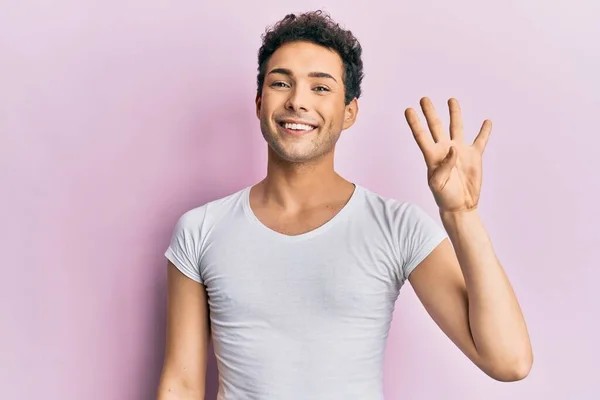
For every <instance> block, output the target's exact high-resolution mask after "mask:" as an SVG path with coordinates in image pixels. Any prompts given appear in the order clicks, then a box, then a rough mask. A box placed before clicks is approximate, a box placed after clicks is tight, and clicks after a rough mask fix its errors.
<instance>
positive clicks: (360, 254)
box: [158, 12, 533, 400]
mask: <svg viewBox="0 0 600 400" xmlns="http://www.w3.org/2000/svg"><path fill="white" fill-rule="evenodd" d="M258 62H259V73H258V93H257V96H256V113H257V117H258V119H259V120H260V127H261V130H262V133H263V136H264V138H265V140H266V142H267V143H268V165H267V175H266V177H265V178H264V179H263V180H262V181H261V182H259V183H257V184H256V185H253V186H250V187H247V188H244V189H242V190H240V191H238V192H236V193H233V194H231V195H229V196H227V197H224V198H221V199H218V200H214V201H211V202H209V203H207V204H204V205H202V206H199V207H197V208H195V209H192V210H190V211H188V212H186V213H185V214H183V215H182V216H181V218H180V219H179V221H178V222H177V224H176V227H175V229H174V232H173V236H172V240H171V244H170V246H169V248H168V249H167V251H166V257H167V258H168V260H169V261H168V318H167V341H166V356H165V361H164V367H163V372H162V376H161V380H160V385H159V386H160V387H159V394H158V399H159V400H192V399H194V400H199V399H203V398H204V392H205V378H204V377H205V373H206V359H207V345H208V343H209V340H211V339H212V340H213V344H214V349H215V354H216V359H217V363H218V369H219V395H218V399H220V400H241V399H257V400H267V399H269V400H271V399H272V400H287V399H327V400H335V399H340V400H342V399H343V400H351V399H357V400H374V399H382V398H383V395H382V393H383V390H382V360H383V356H384V351H385V344H386V339H387V334H388V329H389V327H390V323H391V321H392V312H393V309H394V303H395V301H396V298H397V296H398V293H399V290H400V288H401V287H402V285H403V284H404V283H405V282H406V281H407V280H408V281H409V282H410V284H411V285H412V287H413V288H414V290H415V292H416V294H417V296H418V298H419V299H420V300H421V301H422V303H423V305H424V307H425V309H426V310H427V312H428V313H429V314H430V315H431V317H432V318H433V320H434V321H435V322H436V323H437V324H438V325H439V327H440V328H441V329H442V330H443V332H444V333H445V334H446V335H448V337H449V338H450V339H451V340H452V341H453V342H454V343H455V344H456V346H458V347H459V348H460V349H461V350H462V351H463V352H464V354H465V355H466V356H467V357H468V358H469V359H470V360H472V361H473V363H475V364H476V365H477V366H478V367H479V368H480V369H481V370H482V371H484V372H485V373H486V374H488V375H489V376H490V377H492V378H494V379H497V380H500V381H515V380H519V379H523V378H524V377H526V376H527V375H528V373H529V370H530V368H531V365H532V359H533V357H532V350H531V344H530V341H529V337H528V332H527V328H526V325H525V321H524V319H523V316H522V314H521V310H520V307H519V304H518V302H517V299H516V297H515V294H514V293H513V290H512V288H511V285H510V283H509V281H508V279H507V277H506V275H505V273H504V271H503V268H502V266H501V265H500V262H499V261H498V259H497V258H496V256H495V254H494V250H493V248H492V243H491V242H490V239H489V238H488V235H487V232H486V230H485V228H484V226H483V224H482V222H481V218H480V216H479V214H478V211H477V206H478V202H479V193H480V187H481V171H482V168H481V164H482V153H483V150H484V148H485V146H486V143H487V140H488V136H489V134H490V130H491V125H490V122H489V121H485V122H484V124H483V126H482V128H481V131H480V133H479V135H478V136H477V138H476V139H475V141H474V142H473V144H471V145H469V144H466V143H465V141H464V138H463V129H462V123H461V112H460V109H459V105H458V102H457V101H456V100H454V99H451V100H450V101H449V103H448V104H449V109H450V115H451V124H450V129H449V136H448V135H446V133H445V132H444V127H443V126H442V125H441V124H440V121H439V119H438V117H437V115H436V112H435V110H434V108H433V105H432V104H431V102H430V101H429V100H428V99H426V98H424V99H422V100H421V107H422V110H423V112H424V114H425V117H426V120H427V126H428V127H429V130H430V132H428V131H426V130H425V127H424V126H423V125H422V124H421V122H419V119H418V117H417V114H416V112H415V111H414V110H412V109H408V110H407V111H406V119H407V121H408V124H409V126H410V128H411V130H412V132H413V134H414V138H415V140H416V143H417V145H418V146H419V148H420V149H421V151H422V152H423V155H424V158H425V162H426V164H427V167H428V172H429V173H428V177H429V180H428V184H429V187H430V189H431V191H432V193H433V196H434V198H435V201H436V203H437V205H438V206H439V212H440V216H441V220H442V221H443V225H444V228H445V229H442V228H441V227H439V226H438V225H437V224H436V223H434V221H433V219H431V218H430V217H429V216H428V215H427V214H426V213H425V212H423V211H422V209H421V208H419V207H418V206H416V205H413V204H410V203H407V202H401V201H397V200H393V199H388V198H384V197H382V196H380V195H378V194H376V193H374V192H372V191H370V190H368V189H366V188H364V187H362V186H360V185H357V184H354V183H351V182H349V181H347V180H346V179H344V178H342V177H341V176H340V175H338V174H337V173H336V172H335V171H334V150H335V144H336V142H337V140H338V139H339V137H340V134H341V132H342V131H344V130H346V129H348V128H350V127H351V126H352V125H353V123H354V121H355V119H356V117H357V114H358V102H357V99H358V98H359V97H360V94H361V90H360V84H361V80H362V76H363V72H362V61H361V47H360V45H359V43H358V41H357V40H356V39H355V38H354V37H353V36H352V34H351V33H350V32H349V31H345V30H343V29H342V28H341V27H339V26H338V25H337V24H336V23H335V22H334V21H332V20H331V19H330V18H329V16H327V15H325V14H322V13H319V12H312V13H305V14H301V15H299V16H294V15H288V16H286V17H285V18H284V19H283V20H282V21H280V22H279V23H278V24H277V25H275V26H274V27H273V28H272V29H271V30H270V31H269V32H267V34H266V35H265V36H264V37H263V45H262V47H261V49H260V51H259V56H258Z"/></svg>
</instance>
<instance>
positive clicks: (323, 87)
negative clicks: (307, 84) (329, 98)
mask: <svg viewBox="0 0 600 400" xmlns="http://www.w3.org/2000/svg"><path fill="white" fill-rule="evenodd" d="M314 90H316V91H317V92H329V88H327V87H325V86H317V87H315V89H314Z"/></svg>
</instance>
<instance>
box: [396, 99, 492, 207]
mask: <svg viewBox="0 0 600 400" xmlns="http://www.w3.org/2000/svg"><path fill="white" fill-rule="evenodd" d="M420 104H421V109H422V110H423V114H424V115H425V119H426V121H427V126H428V127H429V131H427V130H426V129H425V128H424V127H423V125H422V124H421V122H420V121H419V117H418V115H417V112H416V111H415V110H414V109H412V108H408V109H406V111H405V113H404V115H405V117H406V121H407V122H408V125H409V127H410V129H411V131H412V133H413V136H414V138H415V141H416V142H417V145H418V146H419V148H420V149H421V152H422V153H423V157H424V158H425V163H426V165H427V181H428V185H429V188H430V189H431V192H432V193H433V197H434V198H435V202H436V203H437V205H438V207H439V208H440V212H462V211H470V210H474V209H476V208H477V206H478V204H479V196H480V193H481V181H482V156H483V152H484V150H485V147H486V145H487V142H488V139H489V136H490V133H491V131H492V122H491V121H490V120H487V119H486V120H485V121H484V122H483V125H482V126H481V129H480V131H479V134H478V135H477V137H476V138H475V140H474V141H473V143H472V144H465V142H464V136H463V122H462V115H461V110H460V105H459V104H458V101H457V100H456V99H453V98H452V99H450V100H448V107H449V109H450V135H449V136H448V135H447V134H446V133H445V129H444V126H443V125H442V123H441V121H440V119H439V117H438V115H437V113H436V111H435V108H434V106H433V104H432V102H431V100H429V99H428V98H427V97H424V98H422V99H421V101H420Z"/></svg>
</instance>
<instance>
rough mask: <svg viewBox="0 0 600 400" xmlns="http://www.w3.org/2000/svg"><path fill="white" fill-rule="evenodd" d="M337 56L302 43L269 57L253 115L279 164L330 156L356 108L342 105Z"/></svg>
mask: <svg viewBox="0 0 600 400" xmlns="http://www.w3.org/2000/svg"><path fill="white" fill-rule="evenodd" d="M343 71H344V66H343V63H342V59H341V57H340V56H339V55H338V54H337V53H336V52H334V51H332V50H329V49H327V48H325V47H322V46H318V45H315V44H313V43H307V42H293V43H287V44H285V45H283V46H281V47H280V48H279V49H277V50H276V51H275V53H273V55H272V56H271V58H270V59H269V61H268V63H267V66H266V70H265V79H264V84H263V90H262V96H260V97H258V96H257V98H256V113H257V116H258V118H259V119H260V127H261V131H262V134H263V137H264V138H265V140H266V141H267V143H268V144H269V146H270V149H271V150H272V151H271V152H270V153H274V154H273V155H275V156H277V157H279V158H281V159H282V160H285V161H288V162H293V163H306V162H310V161H314V160H318V159H322V158H323V157H325V156H328V155H332V154H333V150H334V147H335V144H336V142H337V140H338V138H339V137H340V134H341V132H342V131H343V130H345V129H348V128H349V127H350V126H352V125H353V124H354V121H355V119H356V114H357V112H358V104H357V101H356V99H353V100H352V102H350V104H348V105H346V104H344V99H345V91H344V82H343Z"/></svg>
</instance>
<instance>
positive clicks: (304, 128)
mask: <svg viewBox="0 0 600 400" xmlns="http://www.w3.org/2000/svg"><path fill="white" fill-rule="evenodd" d="M283 126H284V127H285V128H286V129H292V130H295V131H312V130H313V129H314V127H312V126H310V125H304V124H288V123H285V124H283Z"/></svg>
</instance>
